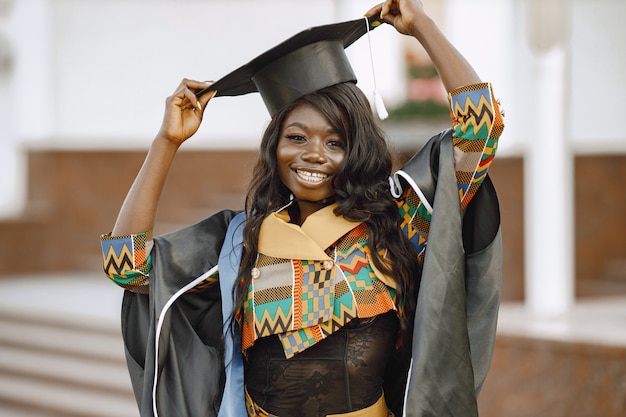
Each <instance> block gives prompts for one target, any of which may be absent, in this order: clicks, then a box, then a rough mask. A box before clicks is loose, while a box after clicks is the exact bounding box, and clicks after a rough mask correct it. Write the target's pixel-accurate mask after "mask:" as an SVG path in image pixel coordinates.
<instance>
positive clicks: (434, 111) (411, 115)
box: [389, 100, 450, 120]
mask: <svg viewBox="0 0 626 417" xmlns="http://www.w3.org/2000/svg"><path fill="white" fill-rule="evenodd" d="M449 114H450V110H449V109H448V106H447V105H445V104H442V103H437V102H435V101H433V100H428V101H406V102H404V103H403V104H402V105H401V106H398V107H396V108H394V109H392V110H390V111H389V120H408V119H415V118H433V119H435V118H445V117H448V116H449Z"/></svg>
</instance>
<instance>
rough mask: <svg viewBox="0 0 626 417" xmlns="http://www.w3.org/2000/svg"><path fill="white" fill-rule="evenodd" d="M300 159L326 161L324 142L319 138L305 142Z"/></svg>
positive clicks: (318, 162)
mask: <svg viewBox="0 0 626 417" xmlns="http://www.w3.org/2000/svg"><path fill="white" fill-rule="evenodd" d="M301 157H302V160H304V161H307V162H313V163H317V164H323V163H324V162H326V152H325V151H324V143H323V141H321V140H319V139H311V140H309V141H308V142H307V144H306V147H305V148H304V150H303V152H302V156H301Z"/></svg>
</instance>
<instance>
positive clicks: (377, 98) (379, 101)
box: [365, 16, 389, 120]
mask: <svg viewBox="0 0 626 417" xmlns="http://www.w3.org/2000/svg"><path fill="white" fill-rule="evenodd" d="M365 26H366V27H367V42H368V44H369V49H370V61H371V64H372V78H373V80H374V106H375V107H376V113H378V118H380V120H385V119H386V118H387V117H389V112H387V108H386V107H385V102H384V101H383V98H382V97H381V95H380V93H379V92H378V87H377V86H376V71H375V70H374V52H373V51H372V39H371V38H370V23H369V20H368V19H367V16H366V17H365Z"/></svg>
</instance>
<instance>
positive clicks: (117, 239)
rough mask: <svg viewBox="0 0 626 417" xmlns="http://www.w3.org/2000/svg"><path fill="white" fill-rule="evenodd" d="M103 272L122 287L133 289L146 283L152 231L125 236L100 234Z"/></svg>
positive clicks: (150, 260)
mask: <svg viewBox="0 0 626 417" xmlns="http://www.w3.org/2000/svg"><path fill="white" fill-rule="evenodd" d="M100 245H101V247H102V256H103V267H104V273H105V274H106V275H107V276H108V277H109V278H110V279H111V280H112V281H113V282H115V283H116V284H117V285H119V286H120V287H122V288H125V289H128V290H131V291H134V290H137V289H138V288H139V287H144V286H146V285H147V284H148V277H149V273H150V270H151V269H152V258H151V256H150V250H151V249H152V231H149V232H144V233H138V234H134V235H127V236H112V235H111V234H110V233H107V234H105V235H102V236H100Z"/></svg>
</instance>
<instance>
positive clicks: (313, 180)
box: [296, 169, 328, 184]
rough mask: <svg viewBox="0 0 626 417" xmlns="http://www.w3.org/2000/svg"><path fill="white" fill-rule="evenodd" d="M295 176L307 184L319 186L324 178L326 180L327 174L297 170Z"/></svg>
mask: <svg viewBox="0 0 626 417" xmlns="http://www.w3.org/2000/svg"><path fill="white" fill-rule="evenodd" d="M296 175H298V178H300V179H301V180H302V181H304V182H306V183H308V184H319V183H321V182H323V181H324V180H326V178H328V175H327V174H323V173H321V172H312V171H305V170H303V169H297V170H296Z"/></svg>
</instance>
